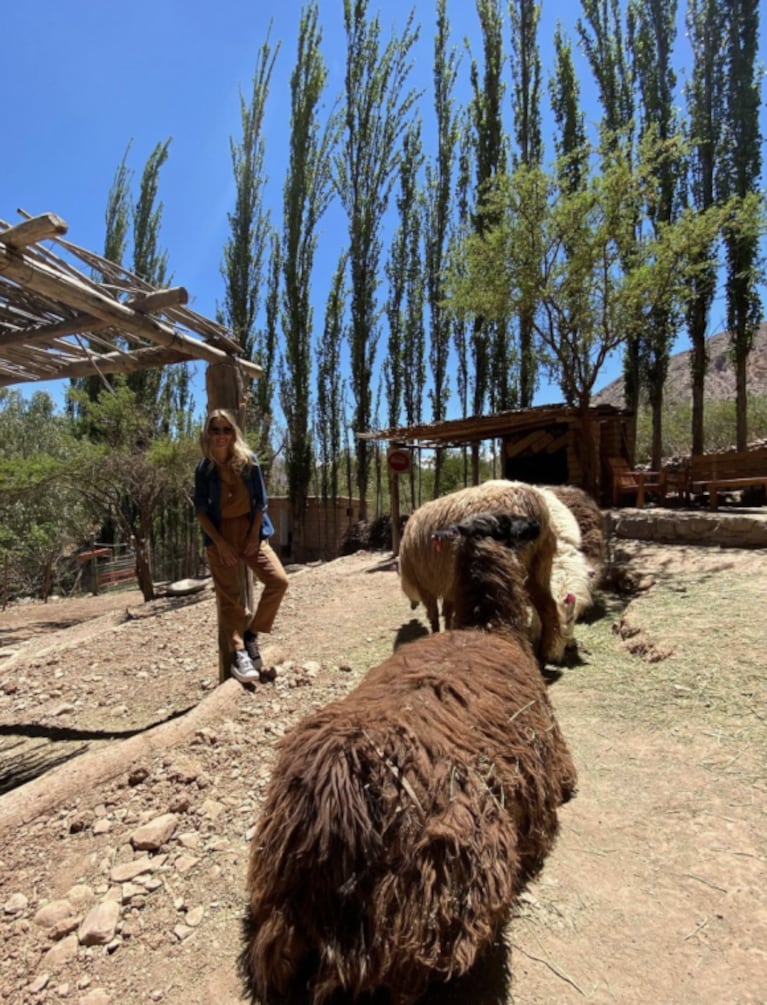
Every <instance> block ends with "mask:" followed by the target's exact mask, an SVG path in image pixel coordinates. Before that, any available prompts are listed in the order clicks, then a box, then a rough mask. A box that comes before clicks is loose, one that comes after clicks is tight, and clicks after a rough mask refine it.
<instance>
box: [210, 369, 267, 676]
mask: <svg viewBox="0 0 767 1005" xmlns="http://www.w3.org/2000/svg"><path fill="white" fill-rule="evenodd" d="M205 390H206V392H207V396H208V412H213V411H215V410H216V409H217V408H225V409H227V411H229V412H233V413H234V414H235V416H236V418H237V425H238V426H239V427H240V429H241V430H242V431H243V432H244V431H245V415H246V409H245V385H244V382H243V379H242V371H241V369H240V368H239V367H238V366H237V364H236V363H235V362H234V361H233V360H227V361H226V362H225V363H212V364H210V365H209V366H208V367H207V369H206V371H205ZM240 570H241V572H242V571H244V573H245V574H244V575H241V577H240V588H241V591H242V592H241V597H242V602H243V606H244V607H245V612H246V615H248V616H249V615H251V614H252V613H253V611H254V610H255V606H254V599H253V574H252V572H251V571H250V569H245V568H244V567H243V566H240ZM216 610H217V612H218V681H219V684H223V683H224V681H225V680H228V679H229V677H230V676H231V673H230V669H229V665H230V659H231V654H230V652H229V640H228V639H227V637H226V635H225V634H224V631H223V629H222V627H221V617H220V608H219V607H218V604H217V605H216Z"/></svg>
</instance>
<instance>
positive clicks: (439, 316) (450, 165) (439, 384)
mask: <svg viewBox="0 0 767 1005" xmlns="http://www.w3.org/2000/svg"><path fill="white" fill-rule="evenodd" d="M436 12H437V21H436V34H435V36H434V65H433V80H434V112H435V116H436V120H437V150H436V154H435V156H434V158H433V159H430V160H429V161H428V163H427V164H426V195H425V210H424V246H425V251H424V258H425V272H426V296H427V301H428V304H429V365H430V368H431V387H430V389H429V392H428V394H429V400H430V402H431V418H432V421H433V422H442V421H443V420H444V419H445V416H446V409H447V402H448V399H449V396H450V383H449V378H448V364H449V353H450V335H451V322H450V317H449V315H448V312H447V311H446V309H445V295H446V294H445V278H444V273H445V266H446V259H447V250H448V242H449V235H450V223H451V202H452V192H453V187H452V184H453V170H454V163H455V157H456V153H455V151H456V145H457V143H458V135H459V126H458V117H457V115H456V113H455V111H454V107H453V92H454V89H455V82H456V78H457V75H458V57H457V55H456V52H455V50H454V49H453V50H450V51H448V42H449V37H450V26H449V22H448V19H447V14H446V0H437V3H436ZM441 471H442V451H441V450H439V449H438V450H437V451H436V453H435V458H434V493H433V494H434V498H435V499H436V498H437V497H438V496H439V495H440V481H441Z"/></svg>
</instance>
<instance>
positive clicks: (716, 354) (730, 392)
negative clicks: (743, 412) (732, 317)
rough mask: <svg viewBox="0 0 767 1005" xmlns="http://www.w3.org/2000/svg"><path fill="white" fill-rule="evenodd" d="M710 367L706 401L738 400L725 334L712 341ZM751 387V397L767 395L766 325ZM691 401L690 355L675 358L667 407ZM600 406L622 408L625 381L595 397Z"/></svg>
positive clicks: (753, 358) (757, 344)
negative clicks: (753, 395)
mask: <svg viewBox="0 0 767 1005" xmlns="http://www.w3.org/2000/svg"><path fill="white" fill-rule="evenodd" d="M708 345H709V355H710V364H709V369H708V374H707V376H706V400H708V401H722V400H727V399H733V398H734V397H735V371H734V369H733V365H732V360H731V358H730V353H729V335H728V334H727V332H722V333H720V334H719V335H714V336H712V337H711V338H710V339H709V343H708ZM748 387H749V391H750V392H751V393H752V394H758V395H767V323H762V324H761V325H760V326H759V331H758V332H757V335H756V338H755V340H754V348H753V350H752V352H751V355H750V357H749V361H748ZM690 397H691V391H690V353H689V351H687V352H679V353H677V354H676V355H675V356H672V358H671V362H670V364H669V373H668V380H667V381H666V391H665V399H666V402H667V403H672V402H675V401H684V400H685V399H689V398H690ZM594 403H595V404H597V405H604V404H607V405H615V406H616V407H618V408H621V407H623V381H622V380H621V379H619V380H614V381H613V382H612V383H611V384H608V385H607V386H606V387H604V388H603V389H602V390H601V391H600V392H599V393H598V394H596V395H595V396H594Z"/></svg>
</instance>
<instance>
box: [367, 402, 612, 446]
mask: <svg viewBox="0 0 767 1005" xmlns="http://www.w3.org/2000/svg"><path fill="white" fill-rule="evenodd" d="M589 413H590V415H591V418H592V420H593V421H595V422H597V421H599V420H601V419H606V418H610V417H613V416H616V415H625V414H627V413H625V412H624V411H623V410H622V409H619V408H615V407H614V406H613V405H598V406H595V407H593V408H590V409H589ZM579 420H580V412H579V410H578V409H577V408H571V407H570V406H568V405H564V404H563V405H538V406H535V407H534V408H522V409H516V410H513V411H508V412H497V413H496V414H495V415H473V416H468V417H467V418H464V419H447V420H445V421H444V422H432V423H428V424H422V425H414V426H399V427H397V428H392V429H376V430H371V431H369V432H365V433H357V439H358V440H390V441H391V443H392V444H394V445H395V446H417V447H425V448H427V449H434V448H437V447H463V446H469V445H470V444H472V443H479V442H481V441H482V440H491V439H496V438H502V437H504V436H509V435H512V434H513V435H518V434H520V433H524V432H526V431H527V432H531V433H532V432H534V431H536V430H539V429H541V428H545V427H547V426H550V425H557V424H564V425H569V424H571V423H576V422H578V421H579Z"/></svg>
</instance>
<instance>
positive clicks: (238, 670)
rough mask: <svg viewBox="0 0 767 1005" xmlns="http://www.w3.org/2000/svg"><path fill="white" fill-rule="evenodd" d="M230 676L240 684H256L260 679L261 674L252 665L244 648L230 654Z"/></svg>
mask: <svg viewBox="0 0 767 1005" xmlns="http://www.w3.org/2000/svg"><path fill="white" fill-rule="evenodd" d="M230 670H231V673H232V677H234V679H235V680H238V681H239V682H240V684H257V683H258V682H259V681H260V680H261V675H260V674H259V672H258V670H256V668H255V667H254V666H253V663H252V662H251V659H250V656H248V654H247V653H246V652H245V650H244V649H238V650H237V651H236V652H235V653H233V654H232V665H231V667H230Z"/></svg>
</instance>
